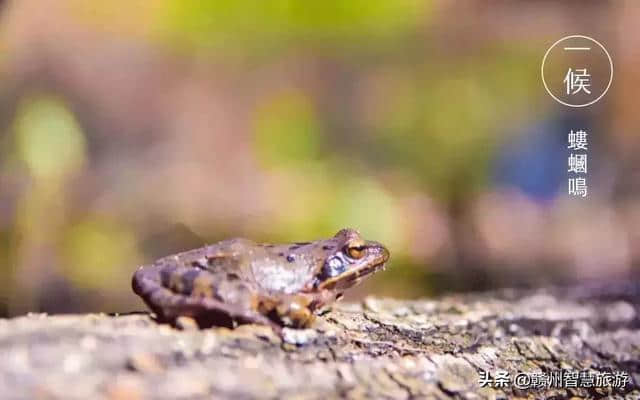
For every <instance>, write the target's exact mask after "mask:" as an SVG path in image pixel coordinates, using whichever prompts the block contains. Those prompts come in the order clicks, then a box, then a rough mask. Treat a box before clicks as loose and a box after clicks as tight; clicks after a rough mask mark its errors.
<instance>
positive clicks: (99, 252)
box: [62, 217, 138, 289]
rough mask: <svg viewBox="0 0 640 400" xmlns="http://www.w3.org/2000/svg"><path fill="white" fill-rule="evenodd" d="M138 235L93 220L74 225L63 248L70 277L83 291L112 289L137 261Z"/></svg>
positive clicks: (105, 221)
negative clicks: (136, 239) (136, 237)
mask: <svg viewBox="0 0 640 400" xmlns="http://www.w3.org/2000/svg"><path fill="white" fill-rule="evenodd" d="M135 243H136V242H135V235H134V234H133V232H130V231H127V230H126V229H125V227H124V226H122V225H119V224H117V223H115V222H111V221H108V220H105V219H102V218H98V217H94V218H92V219H87V220H84V221H82V222H79V223H77V224H75V225H73V226H72V227H71V228H70V229H69V230H68V231H67V233H66V234H65V236H64V240H63V246H62V254H63V257H64V267H65V270H66V271H67V276H68V277H69V278H70V279H71V281H72V282H73V283H74V284H75V285H76V286H77V287H82V288H87V287H88V288H98V289H100V288H102V289H104V288H105V287H112V286H113V284H114V283H115V282H117V281H119V280H121V279H122V275H123V274H128V273H129V272H130V269H131V265H132V263H133V262H135V261H136V260H137V259H138V253H137V249H136V246H135Z"/></svg>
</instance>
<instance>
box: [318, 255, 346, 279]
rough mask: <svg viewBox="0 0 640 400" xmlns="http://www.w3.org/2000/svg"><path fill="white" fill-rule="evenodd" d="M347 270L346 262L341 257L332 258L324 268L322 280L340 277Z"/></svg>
mask: <svg viewBox="0 0 640 400" xmlns="http://www.w3.org/2000/svg"><path fill="white" fill-rule="evenodd" d="M345 269H346V266H345V265H344V262H343V261H342V260H341V259H340V258H339V257H330V258H329V259H328V260H327V261H326V262H325V263H324V266H323V267H322V278H323V279H328V278H333V277H334V276H338V275H340V274H341V273H343V272H344V271H345Z"/></svg>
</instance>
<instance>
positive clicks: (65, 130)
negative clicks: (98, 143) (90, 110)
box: [14, 97, 86, 180]
mask: <svg viewBox="0 0 640 400" xmlns="http://www.w3.org/2000/svg"><path fill="white" fill-rule="evenodd" d="M14 130H15V134H16V143H17V151H18V154H19V156H20V158H21V159H22V160H23V161H24V162H25V164H26V165H27V166H28V168H29V170H30V171H31V173H32V174H33V176H34V177H36V178H38V179H42V180H46V179H55V178H59V177H61V176H63V175H65V174H67V173H69V172H71V171H74V170H76V169H78V168H79V167H81V166H82V164H83V163H84V161H85V147H86V143H85V137H84V135H83V133H82V131H81V130H80V127H79V126H78V123H77V122H76V120H75V118H74V116H73V114H71V112H69V110H68V109H67V108H66V107H65V105H64V104H63V103H62V102H60V101H59V100H57V99H55V98H51V97H36V98H31V99H28V100H26V101H24V102H23V103H22V104H20V106H19V108H18V111H17V115H16V119H15V125H14Z"/></svg>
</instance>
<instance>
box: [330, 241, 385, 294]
mask: <svg viewBox="0 0 640 400" xmlns="http://www.w3.org/2000/svg"><path fill="white" fill-rule="evenodd" d="M373 257H374V258H373V259H372V260H371V261H370V262H369V263H366V264H364V265H363V266H361V267H356V268H351V269H349V270H347V271H346V272H344V273H342V274H340V275H338V276H336V277H334V278H331V279H327V280H326V281H324V282H321V283H320V284H319V285H318V287H319V288H320V289H328V290H333V289H337V290H344V289H348V288H350V287H352V286H355V285H357V284H358V283H360V281H362V280H363V279H365V278H366V277H367V276H369V275H371V274H374V273H376V272H378V271H380V270H381V269H384V268H385V266H386V263H387V261H388V260H389V252H388V251H387V250H386V249H384V248H381V251H380V252H379V253H378V254H375V255H374V256H373Z"/></svg>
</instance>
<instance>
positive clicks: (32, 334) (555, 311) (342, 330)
mask: <svg viewBox="0 0 640 400" xmlns="http://www.w3.org/2000/svg"><path fill="white" fill-rule="evenodd" d="M639 308H640V290H639V288H638V286H637V285H635V284H626V285H618V286H616V287H608V288H607V287H581V288H574V289H570V290H569V289H554V290H538V291H518V290H506V291H501V292H491V293H479V294H470V295H452V296H447V297H443V298H439V299H430V300H417V301H403V300H394V299H379V298H373V297H371V298H367V299H366V300H365V301H363V302H362V303H361V304H355V303H342V304H338V305H335V306H334V307H333V309H332V310H331V311H330V312H328V313H326V314H325V315H323V316H321V317H319V318H318V320H317V322H316V324H315V325H314V328H313V329H309V330H302V331H296V330H289V329H287V330H285V331H284V339H285V340H284V341H282V340H281V339H280V337H278V336H277V335H275V334H274V333H273V332H272V331H271V329H270V328H269V327H265V326H257V325H245V326H240V327H238V328H236V329H233V330H230V329H226V328H212V329H204V330H200V329H197V328H196V327H192V326H189V324H185V325H184V326H183V329H182V330H180V329H176V328H173V327H171V326H168V325H164V324H158V323H156V322H155V321H154V320H153V319H152V318H151V317H150V316H149V315H148V314H146V313H139V314H130V315H121V316H109V315H105V314H89V315H65V316H47V315H42V314H32V315H27V316H24V317H18V318H14V319H9V320H0V357H1V361H0V396H1V397H2V398H47V399H49V398H53V399H83V400H84V399H101V398H107V399H138V398H140V399H141V398H158V399H165V398H167V399H168V398H184V399H187V398H188V399H197V398H212V397H213V398H301V399H306V398H313V399H315V398H318V399H327V398H398V399H406V398H470V399H474V398H507V397H514V396H519V397H527V398H565V397H567V398H568V397H574V396H577V397H592V398H599V397H607V396H612V395H616V396H620V397H621V398H623V397H626V398H640V389H639V386H638V383H639V382H640V316H639V314H638V311H639ZM560 370H564V371H587V372H585V373H587V374H603V373H609V374H614V373H616V371H617V372H618V373H619V372H621V371H622V372H624V373H628V375H629V382H628V383H627V384H626V385H624V386H622V387H615V388H614V387H611V386H602V387H586V388H584V387H583V388H564V387H561V386H563V385H564V386H566V385H565V383H561V384H560V385H555V386H554V385H551V386H550V387H538V388H535V389H534V388H532V389H524V388H522V387H520V388H519V387H518V386H517V385H515V384H514V382H513V381H509V382H508V383H507V384H505V385H504V386H502V385H498V384H497V383H498V382H497V380H496V381H493V378H495V377H496V376H499V373H500V371H504V373H508V374H509V377H510V378H511V379H514V377H515V376H516V375H517V374H518V373H520V374H523V373H524V374H528V376H533V375H531V374H537V376H541V374H547V375H552V374H554V373H555V372H554V371H560ZM486 374H489V377H491V378H492V379H491V380H490V384H488V385H481V382H480V380H481V377H484V378H487V376H486ZM482 386H484V387H482ZM520 386H522V385H520ZM556 386H559V387H556Z"/></svg>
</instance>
